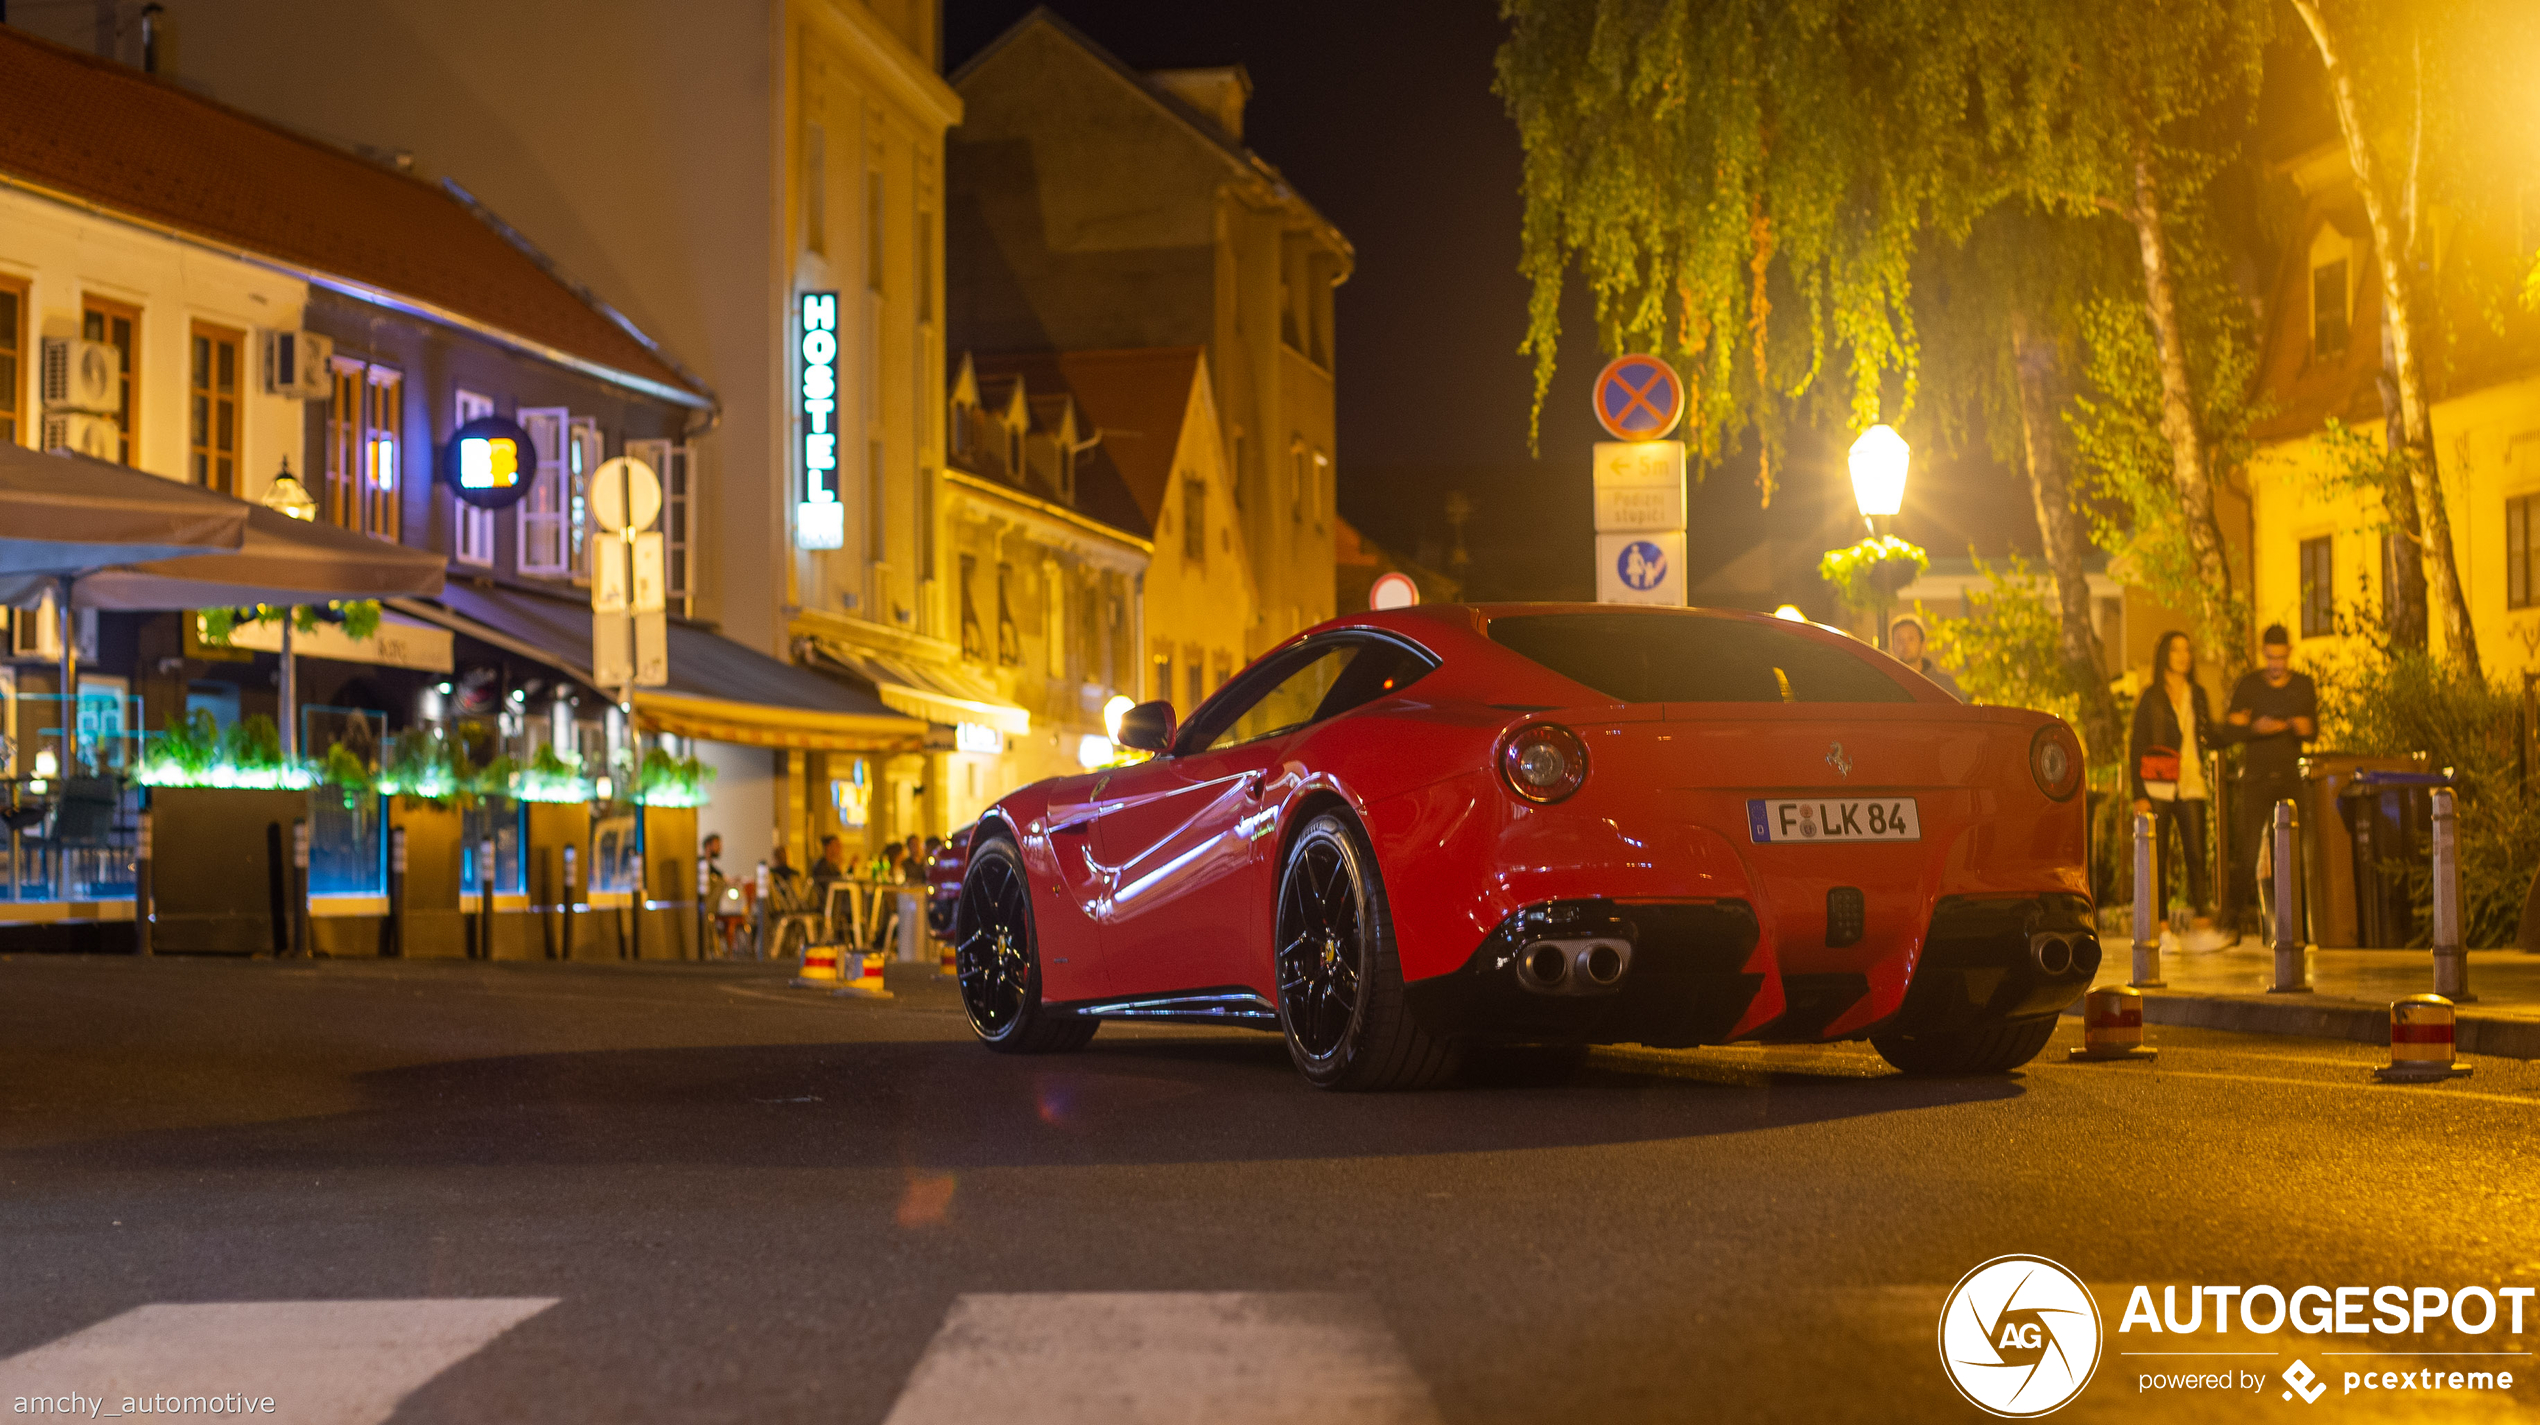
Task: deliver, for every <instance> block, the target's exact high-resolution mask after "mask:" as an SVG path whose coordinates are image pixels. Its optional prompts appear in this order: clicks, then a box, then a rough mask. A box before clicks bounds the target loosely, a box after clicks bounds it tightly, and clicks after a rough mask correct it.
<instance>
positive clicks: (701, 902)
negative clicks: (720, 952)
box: [697, 856, 714, 960]
mask: <svg viewBox="0 0 2540 1425" xmlns="http://www.w3.org/2000/svg"><path fill="white" fill-rule="evenodd" d="M712 876H713V869H712V868H711V867H709V866H708V865H707V864H706V858H704V857H703V856H700V857H698V858H697V958H698V959H700V960H704V959H708V958H710V957H709V956H708V955H707V954H706V942H707V940H708V939H710V938H711V937H712V935H713V933H714V902H713V900H712V899H711V898H710V897H709V895H708V892H710V891H711V890H712V889H713V881H712V879H711V877H712Z"/></svg>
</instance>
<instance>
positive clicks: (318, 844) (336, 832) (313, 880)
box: [309, 786, 388, 896]
mask: <svg viewBox="0 0 2540 1425" xmlns="http://www.w3.org/2000/svg"><path fill="white" fill-rule="evenodd" d="M386 806H387V804H386V803H385V802H383V801H382V800H381V799H380V798H379V797H377V796H376V795H374V794H372V793H370V792H366V791H358V790H355V791H348V790H346V789H345V788H342V787H326V786H321V787H313V788H311V789H310V790H309V894H310V895H313V896H384V895H386V894H388V818H387V816H386V815H385V810H386Z"/></svg>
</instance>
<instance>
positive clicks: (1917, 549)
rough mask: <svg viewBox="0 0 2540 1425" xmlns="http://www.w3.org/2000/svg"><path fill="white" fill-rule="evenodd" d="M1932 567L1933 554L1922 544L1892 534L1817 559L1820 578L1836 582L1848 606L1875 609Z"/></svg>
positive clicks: (1839, 595)
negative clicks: (1926, 550) (1924, 550)
mask: <svg viewBox="0 0 2540 1425" xmlns="http://www.w3.org/2000/svg"><path fill="white" fill-rule="evenodd" d="M1930 568H1931V556H1930V555H1929V554H1926V553H1924V552H1923V550H1922V547H1921V546H1919V545H1916V544H1913V543H1911V542H1909V541H1907V540H1902V539H1899V538H1897V537H1896V536H1895V535H1892V534H1889V535H1878V536H1873V537H1871V538H1869V539H1864V540H1862V541H1861V542H1860V543H1858V544H1853V545H1848V546H1846V547H1844V548H1842V549H1830V550H1827V551H1826V555H1825V557H1824V558H1823V559H1820V560H1818V561H1817V577H1819V578H1821V579H1823V580H1825V581H1826V582H1827V583H1829V584H1832V585H1834V591H1835V595H1836V597H1838V598H1840V599H1842V600H1843V602H1844V604H1845V605H1846V606H1847V607H1850V608H1856V609H1875V608H1877V607H1879V606H1880V605H1881V604H1884V603H1886V602H1887V600H1888V599H1889V598H1891V597H1893V596H1894V595H1895V593H1896V591H1897V590H1898V589H1901V588H1903V587H1904V586H1905V585H1907V584H1910V583H1912V582H1913V581H1914V577H1915V576H1916V575H1918V574H1921V573H1923V572H1924V571H1926V570H1928V569H1930Z"/></svg>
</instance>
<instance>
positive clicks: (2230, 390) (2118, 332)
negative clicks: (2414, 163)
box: [2065, 240, 2259, 658]
mask: <svg viewBox="0 0 2540 1425" xmlns="http://www.w3.org/2000/svg"><path fill="white" fill-rule="evenodd" d="M2174 251H2176V252H2177V253H2178V254H2179V267H2180V269H2181V274H2180V283H2179V286H2180V294H2179V295H2180V308H2181V310H2180V320H2181V323H2182V324H2183V325H2184V327H2185V329H2186V332H2187V335H2188V347H2187V350H2188V366H2189V370H2190V376H2191V381H2192V385H2193V388H2194V390H2195V391H2196V393H2197V395H2198V397H2199V399H2200V402H2201V406H2200V409H2199V410H2198V412H2197V423H2198V425H2199V426H2200V427H2201V428H2202V431H2203V434H2204V437H2205V441H2206V448H2207V451H2208V455H2209V468H2210V469H2212V470H2215V471H2223V470H2229V469H2232V468H2235V467H2237V466H2240V465H2243V464H2246V463H2247V461H2248V460H2249V457H2250V454H2251V452H2252V450H2253V449H2254V442H2253V441H2252V440H2251V438H2250V434H2249V431H2250V426H2251V424H2252V422H2253V421H2254V420H2255V419H2256V417H2257V416H2258V414H2259V410H2258V408H2257V406H2256V405H2255V404H2254V397H2253V395H2252V391H2253V389H2254V388H2253V378H2254V376H2255V374H2256V371H2257V362H2258V346H2257V340H2256V333H2255V332H2254V331H2252V330H2251V327H2252V323H2251V319H2250V315H2249V309H2248V307H2247V305H2246V304H2245V303H2243V302H2242V301H2241V300H2240V299H2239V297H2238V295H2237V294H2236V293H2235V292H2234V291H2233V290H2232V288H2231V284H2230V283H2229V281H2228V280H2227V278H2226V277H2225V275H2224V274H2223V272H2222V270H2221V264H2220V258H2219V257H2218V256H2217V255H2216V254H2215V253H2214V252H2213V250H2212V249H2211V248H2210V247H2208V246H2206V245H2203V244H2201V243H2197V242H2192V241H2186V240H2182V241H2181V242H2179V243H2178V244H2177V246H2176V248H2175V249H2174ZM2082 334H2083V337H2084V349H2085V351H2086V352H2087V353H2088V355H2087V357H2086V359H2085V362H2084V373H2085V375H2086V377H2087V379H2088V382H2089V385H2090V391H2089V393H2088V394H2085V395H2081V396H2077V397H2075V398H2074V400H2073V403H2072V410H2071V411H2070V412H2069V413H2068V414H2067V415H2066V417H2065V420H2066V423H2067V426H2068V428H2069V429H2070V430H2071V431H2072V434H2073V442H2074V445H2075V447H2076V448H2077V449H2078V451H2079V453H2080V455H2081V462H2082V469H2083V478H2084V482H2085V484H2086V485H2087V486H2088V487H2089V492H2090V494H2091V496H2092V500H2091V502H2090V503H2088V504H2087V505H2085V507H2084V508H2085V512H2086V513H2087V514H2088V515H2089V517H2090V523H2091V542H2092V543H2094V544H2097V545H2098V546H2099V547H2100V548H2102V549H2104V550H2106V551H2108V555H2109V560H2110V568H2111V569H2112V570H2113V571H2116V572H2118V574H2119V576H2120V577H2122V578H2123V579H2125V580H2126V581H2127V582H2128V583H2131V584H2134V585H2136V586H2137V587H2140V588H2143V589H2145V590H2147V591H2149V592H2150V593H2151V594H2152V596H2153V597H2154V598H2156V599H2158V600H2160V601H2161V602H2162V603H2164V604H2167V605H2168V606H2170V607H2171V608H2174V609H2180V610H2185V611H2187V612H2188V614H2189V616H2190V617H2191V618H2192V619H2193V620H2194V621H2195V623H2196V628H2195V630H2194V632H2195V635H2196V640H2197V645H2198V647H2200V648H2202V649H2205V650H2207V651H2209V652H2220V653H2223V654H2225V655H2227V658H2228V656H2238V657H2242V658H2245V656H2246V649H2247V646H2248V642H2249V640H2248V637H2247V629H2248V623H2249V608H2248V598H2247V595H2246V593H2245V592H2244V589H2243V583H2244V582H2245V581H2237V582H2235V583H2234V584H2233V586H2232V588H2231V590H2230V592H2229V594H2228V596H2227V597H2224V598H2219V599H2217V598H2215V597H2214V594H2215V591H2214V590H2213V588H2212V585H2211V581H2209V580H2208V579H2207V578H2206V575H2205V571H2204V569H2203V568H2202V567H2201V566H2200V565H2199V564H2198V562H2197V559H2196V554H2195V550H2194V549H2193V547H2192V546H2191V545H2190V544H2189V542H2188V530H2187V511H2186V508H2185V506H2184V505H2183V504H2182V503H2181V501H2180V499H2179V496H2178V486H2177V484H2176V483H2175V480H2174V478H2173V469H2174V467H2173V465H2172V463H2171V447H2170V443H2169V440H2168V438H2167V437H2166V436H2164V435H2163V434H2162V431H2161V373H2160V361H2159V358H2158V356H2157V354H2156V351H2155V348H2154V337H2153V332H2152V325H2151V322H2150V319H2149V318H2147V317H2146V316H2145V315H2144V309H2143V303H2142V300H2141V298H2140V297H2135V298H2132V299H2126V298H2117V297H2109V298H2104V299H2101V300H2099V301H2095V302H2092V303H2090V304H2089V305H2088V307H2087V308H2086V309H2085V311H2084V314H2083V319H2082Z"/></svg>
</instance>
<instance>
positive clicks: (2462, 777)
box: [2313, 629, 2540, 946]
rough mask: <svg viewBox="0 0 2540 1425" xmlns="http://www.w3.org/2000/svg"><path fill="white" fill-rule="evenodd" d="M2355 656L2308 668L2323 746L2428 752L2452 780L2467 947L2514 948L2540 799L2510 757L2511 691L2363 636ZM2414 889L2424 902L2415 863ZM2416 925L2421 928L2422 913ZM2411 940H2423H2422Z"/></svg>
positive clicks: (2534, 866) (2537, 852)
mask: <svg viewBox="0 0 2540 1425" xmlns="http://www.w3.org/2000/svg"><path fill="white" fill-rule="evenodd" d="M2361 632H2362V633H2363V635H2364V636H2363V637H2362V638H2361V640H2360V646H2361V649H2362V651H2360V652H2357V653H2353V654H2350V655H2349V656H2348V657H2346V658H2344V659H2342V660H2339V661H2336V662H2332V663H2330V664H2329V665H2327V666H2326V667H2322V668H2317V669H2314V670H2313V676H2314V677H2316V678H2317V679H2318V680H2319V687H2320V743H2319V745H2320V746H2322V747H2334V748H2337V749H2339V750H2340V751H2346V752H2360V753H2364V754H2366V755H2370V756H2380V757H2405V756H2410V755H2413V754H2415V753H2419V752H2423V753H2426V754H2428V755H2429V756H2430V757H2431V758H2432V761H2433V765H2434V766H2436V767H2438V768H2441V767H2449V768H2451V769H2452V770H2453V772H2454V773H2455V774H2456V775H2457V777H2458V778H2459V814H2460V821H2459V845H2460V882H2461V934H2462V938H2463V940H2464V941H2465V942H2466V943H2467V944H2469V945H2472V946H2495V945H2511V944H2512V943H2513V940H2514V935H2515V932H2516V929H2517V927H2518V926H2519V924H2520V922H2521V918H2522V906H2523V898H2524V897H2525V896H2526V895H2527V894H2529V891H2530V887H2531V879H2532V875H2533V873H2534V872H2535V870H2540V793H2535V790H2534V788H2533V787H2532V786H2530V785H2529V784H2528V783H2527V782H2526V781H2525V780H2524V776H2523V771H2522V768H2521V766H2520V764H2519V759H2518V757H2517V755H2516V743H2517V742H2518V741H2519V739H2520V736H2521V720H2520V716H2519V713H2518V710H2517V708H2516V706H2515V698H2514V696H2513V694H2511V693H2510V692H2508V691H2506V690H2505V689H2502V688H2499V687H2496V686H2495V685H2493V684H2490V683H2486V682H2484V681H2481V680H2480V679H2477V678H2474V677H2472V676H2470V675H2469V674H2468V673H2467V672H2465V671H2463V670H2462V669H2461V668H2460V666H2459V665H2457V664H2454V663H2449V662H2445V661H2439V660H2437V659H2435V658H2432V657H2430V656H2428V655H2426V654H2424V653H2420V652H2415V651H2412V650H2411V651H2393V650H2391V649H2389V648H2387V647H2385V646H2382V645H2381V644H2380V642H2379V640H2377V639H2375V638H2374V637H2372V636H2371V630H2369V629H2364V630H2361ZM2413 869H2414V874H2413V876H2412V878H2411V879H2412V882H2413V886H2412V889H2413V891H2414V894H2415V899H2416V901H2417V903H2418V905H2419V907H2420V910H2422V908H2423V907H2424V906H2425V905H2426V904H2428V903H2429V893H2428V888H2427V874H2426V871H2425V869H2424V863H2423V862H2422V861H2421V860H2420V861H2419V862H2418V864H2417V866H2416V867H2415V868H2413ZM2418 924H2419V925H2420V927H2423V926H2425V925H2426V924H2427V917H2426V916H2425V915H2423V914H2422V913H2420V915H2419V916H2418ZM2418 943H2420V944H2423V943H2425V940H2424V937H2423V935H2422V934H2421V935H2420V937H2419V941H2418Z"/></svg>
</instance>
